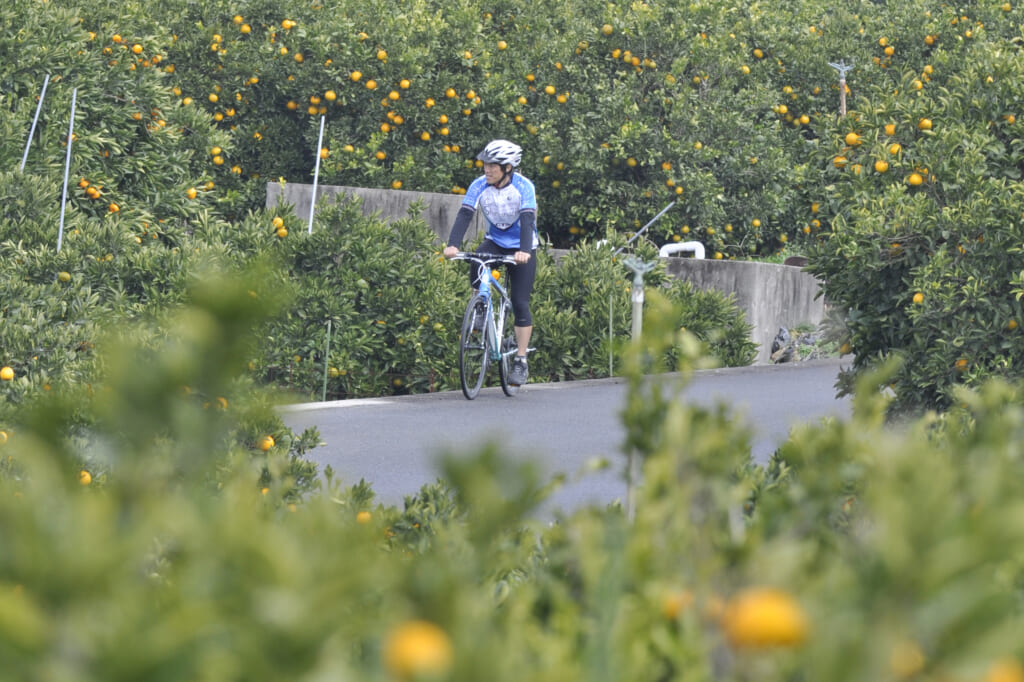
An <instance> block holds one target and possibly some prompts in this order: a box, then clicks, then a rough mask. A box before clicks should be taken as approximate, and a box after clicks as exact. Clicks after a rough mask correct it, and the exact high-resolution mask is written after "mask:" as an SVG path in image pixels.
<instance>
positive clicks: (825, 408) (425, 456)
mask: <svg viewBox="0 0 1024 682" xmlns="http://www.w3.org/2000/svg"><path fill="white" fill-rule="evenodd" d="M839 367H840V364H839V361H838V360H820V361H812V362H805V363H794V364H787V365H765V366H755V367H743V368H732V369H718V370H704V371H700V372H696V373H695V374H694V378H693V381H691V383H690V384H689V385H688V386H687V388H686V390H685V396H686V397H687V398H688V399H690V400H692V401H694V402H695V403H697V404H701V405H705V406H712V405H715V404H717V403H722V404H725V405H729V406H731V409H732V411H733V412H734V413H735V414H736V415H737V419H742V420H744V421H745V422H746V423H747V424H748V425H749V426H751V428H753V429H754V433H755V437H754V443H753V452H752V455H753V458H754V460H755V461H756V462H758V463H764V462H765V461H767V459H768V458H769V457H770V456H771V454H772V452H774V450H775V448H776V447H777V446H778V444H779V443H781V442H782V441H784V440H785V439H786V435H787V434H788V432H789V429H790V427H791V426H792V425H794V424H796V423H800V422H812V421H817V420H818V419H819V418H821V417H823V416H826V415H835V416H839V417H841V418H845V417H846V416H848V415H849V411H850V404H849V401H848V400H847V399H843V400H837V399H836V398H835V388H834V384H835V380H836V376H837V374H838V371H839ZM626 389H627V386H626V383H625V381H624V380H622V379H598V380H592V381H575V382H566V383H555V384H529V385H528V386H527V387H525V389H523V390H522V391H521V392H520V393H519V395H517V396H516V397H514V398H506V397H505V396H504V395H503V394H502V393H501V389H500V388H493V389H491V388H487V389H484V390H483V391H482V392H481V393H480V395H479V396H478V397H477V399H476V400H474V401H472V402H470V401H467V400H466V399H465V398H463V396H462V393H461V392H459V391H454V392H446V393H432V394H426V395H415V396H402V397H394V398H373V399H366V400H347V401H336V402H329V403H309V404H304V405H293V406H289V407H287V408H285V410H284V414H283V417H284V421H285V423H286V424H287V425H288V426H289V427H290V428H292V429H294V430H296V431H302V430H303V429H305V428H306V427H308V426H315V427H317V428H318V429H319V431H320V435H321V440H322V441H323V444H322V445H321V446H319V447H317V448H315V449H314V450H313V451H312V452H311V454H310V456H311V458H312V459H313V460H314V461H316V462H318V463H319V464H320V465H321V466H325V465H330V466H331V467H332V468H333V469H334V471H335V472H336V473H337V474H338V476H339V477H340V478H341V480H342V482H343V483H344V484H345V485H349V484H353V483H356V482H358V481H359V480H360V479H366V481H367V482H368V483H370V484H371V486H372V487H373V489H374V491H375V492H376V494H377V499H378V501H379V502H382V503H384V504H389V505H391V504H395V505H401V503H402V500H403V498H404V496H406V495H411V494H413V493H415V492H416V491H417V490H419V488H420V486H422V485H424V484H426V483H432V482H434V481H435V480H436V479H437V477H438V473H439V469H438V467H437V461H438V458H439V456H440V455H442V454H446V453H450V454H454V455H459V454H470V453H474V452H476V451H477V448H478V444H479V443H481V442H483V441H491V442H495V443H498V444H500V445H501V447H502V449H503V451H504V452H505V453H506V454H507V455H509V456H515V457H522V458H531V459H534V460H536V461H537V462H539V463H540V464H541V466H542V467H543V470H544V471H545V472H546V473H548V474H550V475H554V474H556V473H564V474H566V475H567V477H568V480H567V483H566V485H565V486H563V487H562V488H561V489H559V491H558V492H557V493H556V494H555V495H554V496H553V497H552V498H551V500H550V501H549V504H548V508H561V509H565V510H571V509H573V508H576V507H578V506H580V505H586V504H599V505H605V504H608V503H611V502H614V501H615V500H622V499H624V497H625V490H626V488H625V484H624V483H623V479H622V468H623V465H624V463H625V458H624V457H623V456H622V453H621V444H622V441H623V438H624V434H625V431H624V429H623V427H622V424H621V420H620V418H619V411H620V409H621V408H622V405H623V404H624V399H625V395H626ZM602 457H603V458H607V459H608V460H609V462H610V463H611V466H610V467H608V468H607V469H605V470H604V471H600V472H597V473H590V474H587V475H586V476H584V477H581V476H580V475H579V474H580V472H581V471H583V470H585V469H586V466H587V464H588V462H590V461H591V460H593V459H594V458H602Z"/></svg>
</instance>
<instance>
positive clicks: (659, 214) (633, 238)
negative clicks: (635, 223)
mask: <svg viewBox="0 0 1024 682" xmlns="http://www.w3.org/2000/svg"><path fill="white" fill-rule="evenodd" d="M675 205H676V202H675V201H673V202H671V203H670V204H669V205H668V206H666V207H665V208H663V209H661V211H660V212H659V213H658V215H656V216H654V217H653V218H651V219H650V221H649V222H648V223H647V224H646V225H644V226H643V227H641V228H640V231H639V232H637V233H636V234H634V235H633V236H632V237H630V238H629V241H627V242H626V243H625V244H623V245H622V246H620V247H619V248H618V249H616V250H615V253H613V254H612V255H613V256H617V255H619V254H620V253H622V250H623V249H624V248H626V247H627V246H629V245H630V244H632V243H633V240H635V239H636V238H637V237H639V236H640V235H642V234H643V233H644V231H645V230H647V228H648V227H650V226H651V225H653V224H654V223H655V222H656V221H657V220H658V218H660V217H661V216H663V215H665V212H666V211H668V210H669V209H670V208H672V207H673V206H675Z"/></svg>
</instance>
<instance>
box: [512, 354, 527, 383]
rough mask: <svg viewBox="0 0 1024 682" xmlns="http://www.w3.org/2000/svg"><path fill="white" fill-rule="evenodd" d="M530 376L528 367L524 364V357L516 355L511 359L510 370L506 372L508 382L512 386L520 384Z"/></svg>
mask: <svg viewBox="0 0 1024 682" xmlns="http://www.w3.org/2000/svg"><path fill="white" fill-rule="evenodd" d="M529 377H530V369H529V367H528V366H527V364H526V358H521V357H519V356H516V358H515V359H514V360H513V361H512V371H511V372H509V374H508V383H509V384H510V385H512V386H522V385H523V384H525V383H526V380H527V379H528V378H529Z"/></svg>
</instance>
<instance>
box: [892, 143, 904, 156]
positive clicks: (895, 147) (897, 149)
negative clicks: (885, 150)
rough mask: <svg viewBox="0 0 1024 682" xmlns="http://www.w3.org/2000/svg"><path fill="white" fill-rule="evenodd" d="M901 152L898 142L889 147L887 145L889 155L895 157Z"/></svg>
mask: <svg viewBox="0 0 1024 682" xmlns="http://www.w3.org/2000/svg"><path fill="white" fill-rule="evenodd" d="M901 151H903V147H901V146H900V143H899V142H893V143H892V144H891V145H889V153H890V154H892V155H893V156H896V155H897V154H899V153H900V152H901Z"/></svg>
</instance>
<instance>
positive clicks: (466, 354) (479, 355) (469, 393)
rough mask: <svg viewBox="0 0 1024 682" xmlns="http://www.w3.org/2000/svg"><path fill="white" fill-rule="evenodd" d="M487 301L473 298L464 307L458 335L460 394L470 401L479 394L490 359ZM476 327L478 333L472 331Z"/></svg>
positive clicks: (481, 297)
mask: <svg viewBox="0 0 1024 682" xmlns="http://www.w3.org/2000/svg"><path fill="white" fill-rule="evenodd" d="M486 317H487V301H486V300H485V299H484V297H483V296H474V297H473V298H471V299H470V301H469V304H468V305H467V306H466V314H465V315H463V317H462V331H461V333H460V334H459V379H460V380H461V381H462V394H463V395H464V396H466V399H467V400H472V399H473V398H475V397H476V396H477V394H478V393H480V388H481V387H482V386H483V385H484V377H485V376H486V375H487V365H488V363H489V362H490V357H488V356H489V353H488V349H487V325H486V322H487V319H486ZM474 327H477V328H478V329H479V331H474Z"/></svg>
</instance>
